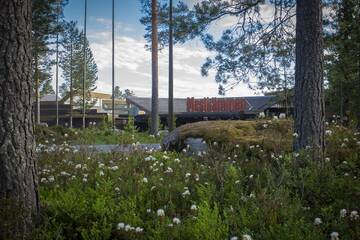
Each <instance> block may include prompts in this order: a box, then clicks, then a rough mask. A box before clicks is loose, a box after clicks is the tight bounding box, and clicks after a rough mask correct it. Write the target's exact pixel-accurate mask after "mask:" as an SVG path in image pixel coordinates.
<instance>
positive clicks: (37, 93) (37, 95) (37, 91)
mask: <svg viewBox="0 0 360 240" xmlns="http://www.w3.org/2000/svg"><path fill="white" fill-rule="evenodd" d="M34 60H35V61H34V64H35V66H34V71H35V74H34V75H35V98H36V123H37V124H40V122H41V119H40V79H39V57H38V55H37V54H36V53H35V59H34Z"/></svg>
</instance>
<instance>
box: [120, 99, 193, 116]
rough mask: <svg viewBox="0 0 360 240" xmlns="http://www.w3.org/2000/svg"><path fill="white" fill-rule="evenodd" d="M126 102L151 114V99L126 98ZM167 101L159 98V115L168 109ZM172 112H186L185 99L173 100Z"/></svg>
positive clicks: (165, 112)
mask: <svg viewBox="0 0 360 240" xmlns="http://www.w3.org/2000/svg"><path fill="white" fill-rule="evenodd" d="M126 100H127V101H128V102H129V103H130V104H133V105H135V106H136V107H138V108H139V109H140V110H142V111H145V112H146V113H151V98H146V97H133V96H132V97H127V98H126ZM168 106H169V105H168V99H167V98H159V114H167V113H168V111H169V109H168ZM174 112H175V113H184V112H186V99H185V98H175V99H174Z"/></svg>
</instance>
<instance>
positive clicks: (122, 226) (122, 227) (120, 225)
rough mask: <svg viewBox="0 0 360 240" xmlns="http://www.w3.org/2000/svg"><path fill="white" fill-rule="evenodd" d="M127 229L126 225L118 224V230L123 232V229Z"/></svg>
mask: <svg viewBox="0 0 360 240" xmlns="http://www.w3.org/2000/svg"><path fill="white" fill-rule="evenodd" d="M124 228H125V223H122V222H121V223H118V225H117V227H116V229H117V230H122V229H124Z"/></svg>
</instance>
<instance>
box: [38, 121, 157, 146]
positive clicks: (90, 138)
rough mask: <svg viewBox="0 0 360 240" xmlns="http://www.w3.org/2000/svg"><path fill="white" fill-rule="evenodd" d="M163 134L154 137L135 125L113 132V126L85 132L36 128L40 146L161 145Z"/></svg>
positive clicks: (90, 128)
mask: <svg viewBox="0 0 360 240" xmlns="http://www.w3.org/2000/svg"><path fill="white" fill-rule="evenodd" d="M162 137H163V134H159V135H157V136H152V135H149V134H147V133H144V132H138V131H137V130H136V129H135V128H134V127H133V125H131V124H128V125H127V126H126V128H125V130H123V131H113V130H112V128H111V125H108V124H104V125H101V126H92V127H89V128H86V129H83V130H79V129H75V128H73V129H71V128H67V127H61V126H58V127H43V126H36V139H37V143H40V144H49V143H55V144H61V143H63V142H64V141H66V142H67V143H69V144H132V143H137V142H139V143H159V142H160V141H161V139H162Z"/></svg>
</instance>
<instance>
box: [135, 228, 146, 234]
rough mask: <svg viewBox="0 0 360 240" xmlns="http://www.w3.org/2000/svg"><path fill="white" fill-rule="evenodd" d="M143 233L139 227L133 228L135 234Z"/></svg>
mask: <svg viewBox="0 0 360 240" xmlns="http://www.w3.org/2000/svg"><path fill="white" fill-rule="evenodd" d="M143 231H144V229H143V228H141V227H137V228H135V232H137V233H142V232H143Z"/></svg>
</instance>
